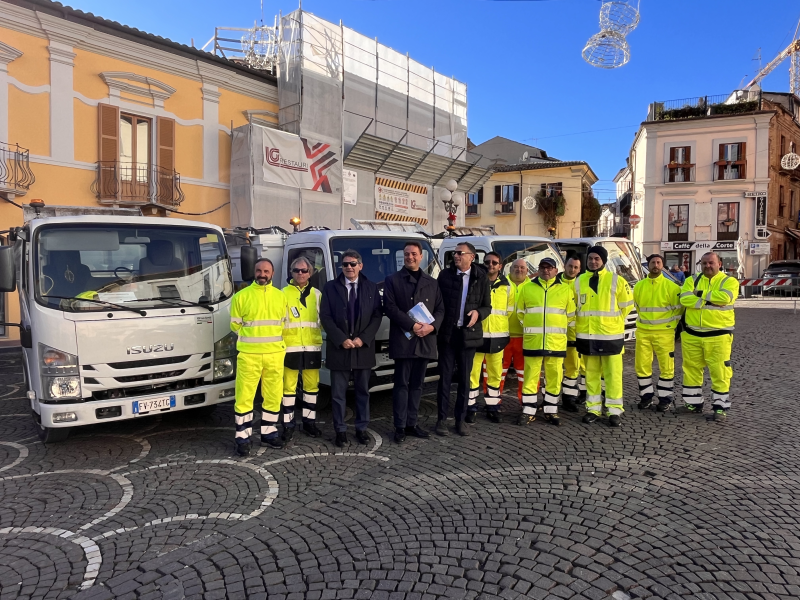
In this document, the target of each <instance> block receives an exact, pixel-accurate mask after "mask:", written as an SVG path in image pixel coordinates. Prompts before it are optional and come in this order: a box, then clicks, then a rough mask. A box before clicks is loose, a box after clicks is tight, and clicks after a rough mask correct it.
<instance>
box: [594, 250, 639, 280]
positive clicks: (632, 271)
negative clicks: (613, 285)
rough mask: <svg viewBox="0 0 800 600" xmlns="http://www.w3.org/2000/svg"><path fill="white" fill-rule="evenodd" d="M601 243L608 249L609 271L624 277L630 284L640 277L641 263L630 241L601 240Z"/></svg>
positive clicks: (607, 265)
mask: <svg viewBox="0 0 800 600" xmlns="http://www.w3.org/2000/svg"><path fill="white" fill-rule="evenodd" d="M601 245H602V246H603V248H605V249H606V250H608V263H607V264H606V267H607V268H608V270H609V271H611V272H612V273H616V274H617V275H619V276H620V277H624V278H625V280H626V281H627V282H628V283H629V284H630V285H631V286H633V285H635V284H636V282H637V281H639V280H640V279H641V278H642V275H643V274H642V268H641V263H640V262H639V258H638V257H637V256H636V253H635V252H634V251H633V247H632V245H631V243H630V242H626V241H620V242H601Z"/></svg>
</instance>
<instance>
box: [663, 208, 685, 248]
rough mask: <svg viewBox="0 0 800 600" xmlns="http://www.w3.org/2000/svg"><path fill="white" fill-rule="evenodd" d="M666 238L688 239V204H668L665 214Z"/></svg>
mask: <svg viewBox="0 0 800 600" xmlns="http://www.w3.org/2000/svg"><path fill="white" fill-rule="evenodd" d="M667 225H668V229H667V239H668V240H669V241H670V242H686V241H688V240H689V205H688V204H670V205H669V212H668V216H667Z"/></svg>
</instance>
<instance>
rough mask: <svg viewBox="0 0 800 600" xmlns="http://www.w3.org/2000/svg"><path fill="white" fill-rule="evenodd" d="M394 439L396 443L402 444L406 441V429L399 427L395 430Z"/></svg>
mask: <svg viewBox="0 0 800 600" xmlns="http://www.w3.org/2000/svg"><path fill="white" fill-rule="evenodd" d="M394 441H395V443H396V444H402V443H403V442H405V441H406V430H405V429H403V428H402V427H398V428H397V429H395V430H394Z"/></svg>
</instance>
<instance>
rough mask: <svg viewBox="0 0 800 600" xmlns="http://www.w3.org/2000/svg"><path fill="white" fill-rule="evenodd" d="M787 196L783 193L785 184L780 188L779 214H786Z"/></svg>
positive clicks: (780, 215)
mask: <svg viewBox="0 0 800 600" xmlns="http://www.w3.org/2000/svg"><path fill="white" fill-rule="evenodd" d="M785 213H786V198H785V196H784V194H783V186H780V187H779V188H778V216H779V217H784V216H786V214H785Z"/></svg>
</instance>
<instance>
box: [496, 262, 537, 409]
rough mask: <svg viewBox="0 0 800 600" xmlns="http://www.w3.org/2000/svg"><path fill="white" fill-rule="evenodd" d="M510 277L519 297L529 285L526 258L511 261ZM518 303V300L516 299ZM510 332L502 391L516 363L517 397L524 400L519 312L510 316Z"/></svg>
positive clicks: (504, 359) (504, 351)
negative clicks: (523, 288)
mask: <svg viewBox="0 0 800 600" xmlns="http://www.w3.org/2000/svg"><path fill="white" fill-rule="evenodd" d="M508 279H509V281H510V282H511V285H512V286H513V287H514V298H515V299H516V298H519V294H520V292H521V291H522V286H525V285H528V284H529V283H530V282H531V280H530V279H528V262H527V261H526V260H525V259H524V258H518V259H517V260H515V261H514V262H512V263H511V269H510V270H509V273H508ZM515 303H516V301H515ZM508 333H509V335H510V339H509V341H508V346H506V347H505V349H504V350H503V377H502V379H501V380H500V393H501V394H502V393H503V388H504V387H505V384H506V375H508V369H509V367H511V364H512V363H513V364H514V371H515V372H516V373H517V398H518V399H519V401H520V402H522V386H523V385H524V380H525V375H524V365H525V357H524V356H523V354H522V323H520V321H519V319H518V318H517V313H516V312H515V311H511V314H510V315H509V316H508Z"/></svg>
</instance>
